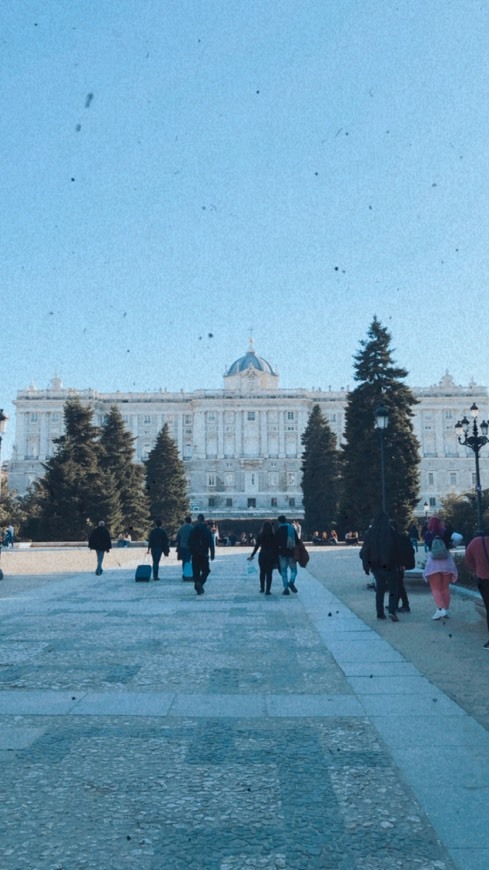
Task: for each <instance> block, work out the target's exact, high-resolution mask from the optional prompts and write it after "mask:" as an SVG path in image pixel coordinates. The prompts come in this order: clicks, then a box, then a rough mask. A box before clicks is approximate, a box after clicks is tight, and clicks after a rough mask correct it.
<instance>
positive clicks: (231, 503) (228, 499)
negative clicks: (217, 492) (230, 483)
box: [226, 498, 233, 507]
mask: <svg viewBox="0 0 489 870" xmlns="http://www.w3.org/2000/svg"><path fill="white" fill-rule="evenodd" d="M232 506H233V500H232V498H227V499H226V507H232Z"/></svg>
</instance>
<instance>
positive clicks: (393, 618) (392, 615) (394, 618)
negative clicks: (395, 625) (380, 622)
mask: <svg viewBox="0 0 489 870" xmlns="http://www.w3.org/2000/svg"><path fill="white" fill-rule="evenodd" d="M387 616H388V617H389V619H390V621H391V622H399V617H398V615H397V613H390V612H389V613H388V614H387Z"/></svg>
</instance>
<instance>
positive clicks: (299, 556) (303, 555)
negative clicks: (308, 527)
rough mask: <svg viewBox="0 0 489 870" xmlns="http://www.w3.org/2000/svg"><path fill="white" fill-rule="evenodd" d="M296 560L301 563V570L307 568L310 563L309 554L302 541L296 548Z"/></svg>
mask: <svg viewBox="0 0 489 870" xmlns="http://www.w3.org/2000/svg"><path fill="white" fill-rule="evenodd" d="M294 559H295V561H296V562H298V563H299V565H300V566H301V568H305V567H306V565H307V563H308V562H309V553H308V552H307V550H306V548H305V546H304V544H303V543H302V541H301V540H300V539H299V543H298V544H296V545H295V547H294Z"/></svg>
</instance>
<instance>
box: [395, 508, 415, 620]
mask: <svg viewBox="0 0 489 870" xmlns="http://www.w3.org/2000/svg"><path fill="white" fill-rule="evenodd" d="M391 526H392V528H393V530H394V541H395V552H394V559H395V564H396V570H397V584H398V588H399V598H400V602H401V606H400V607H399V602H398V606H397V610H398V612H399V613H410V612H411V608H410V606H409V598H408V594H407V592H406V587H405V585H404V573H405V571H409V570H410V569H411V568H414V566H415V564H416V558H415V555H414V546H413V542H412V538H411V537H410V535H409V532H408V533H407V534H406V535H405V534H403V533H402V532H400V531H399V530H398V527H397V523H396V521H395V520H391Z"/></svg>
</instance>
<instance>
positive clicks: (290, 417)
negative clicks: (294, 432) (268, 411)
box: [287, 411, 294, 420]
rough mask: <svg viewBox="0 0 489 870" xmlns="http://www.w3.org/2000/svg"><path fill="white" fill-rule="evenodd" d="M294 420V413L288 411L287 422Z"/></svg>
mask: <svg viewBox="0 0 489 870" xmlns="http://www.w3.org/2000/svg"><path fill="white" fill-rule="evenodd" d="M293 419H294V412H293V411H287V420H293Z"/></svg>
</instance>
